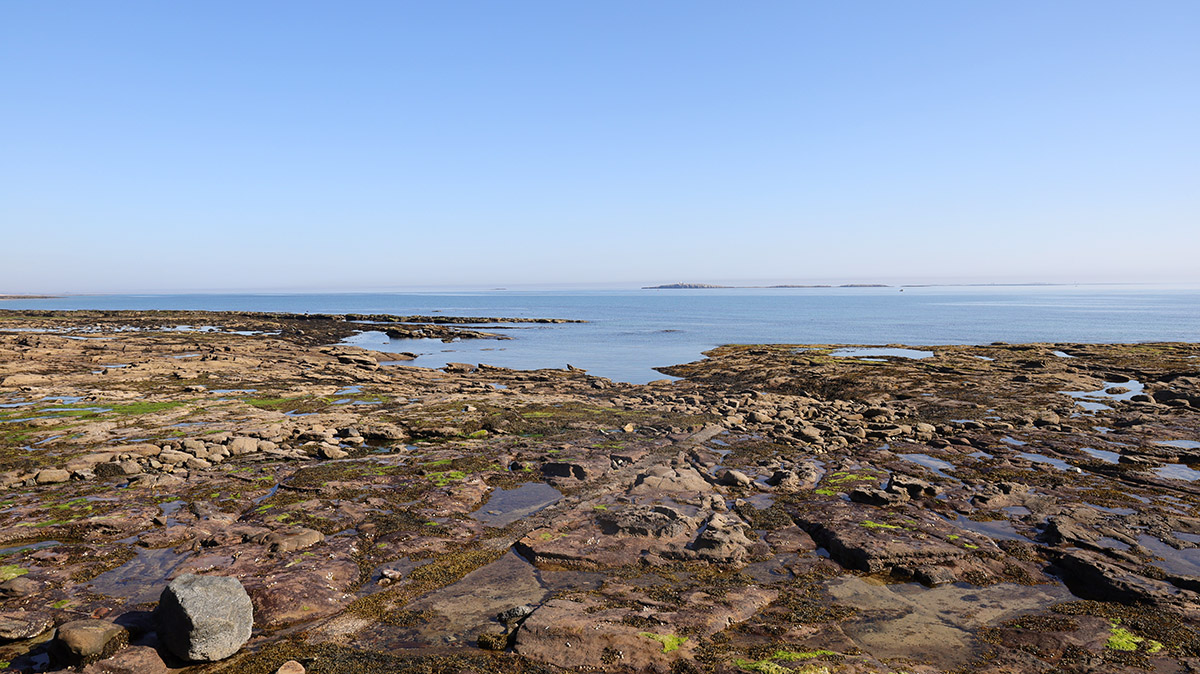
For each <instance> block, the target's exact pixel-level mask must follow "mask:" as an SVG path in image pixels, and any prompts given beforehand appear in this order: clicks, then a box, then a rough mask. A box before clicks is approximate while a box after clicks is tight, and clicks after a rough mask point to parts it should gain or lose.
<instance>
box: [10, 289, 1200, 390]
mask: <svg viewBox="0 0 1200 674" xmlns="http://www.w3.org/2000/svg"><path fill="white" fill-rule="evenodd" d="M0 309H140V310H145V309H192V310H214V311H220V310H246V311H287V312H299V313H304V312H310V313H388V314H434V313H441V314H445V315H448V316H508V317H546V318H570V319H582V320H586V321H588V322H587V323H583V324H564V325H536V324H534V325H519V324H518V325H514V326H509V327H507V328H501V329H497V328H498V326H494V325H487V326H480V327H481V329H483V330H486V331H491V332H503V333H504V334H507V335H510V336H511V337H512V338H513V339H511V340H504V341H496V340H465V341H459V342H453V343H449V344H446V343H443V342H440V341H436V340H389V339H388V338H387V337H386V336H385V335H383V334H382V333H380V332H373V331H371V330H370V327H371V326H369V325H364V326H363V328H364V332H363V333H362V334H360V335H357V336H356V337H354V338H352V340H351V341H352V342H353V343H356V344H359V345H361V346H364V347H367V348H371V349H376V350H380V351H393V352H400V351H411V352H413V353H417V354H420V358H418V359H417V360H416V361H413V363H412V364H415V365H420V366H428V367H440V366H442V365H444V364H445V363H447V362H467V363H487V364H490V365H499V366H504V367H513V368H522V369H534V368H543V367H556V368H561V367H565V366H566V365H567V364H568V363H569V364H571V365H573V366H575V367H580V368H583V369H586V370H588V371H589V372H590V373H592V374H595V375H599V376H603V377H610V378H612V379H615V380H619V381H627V382H636V383H641V382H646V381H650V380H652V379H661V378H663V375H661V374H659V373H658V372H655V371H654V370H653V369H652V368H654V367H658V366H666V365H673V364H677V363H686V362H690V361H694V360H697V359H699V358H701V357H703V356H702V354H703V352H704V351H706V350H708V349H711V348H713V347H716V346H719V345H721V344H755V343H757V344H765V343H775V344H811V343H819V344H870V345H883V344H909V345H921V346H936V345H939V344H987V343H989V342H995V341H1003V342H1014V343H1015V342H1147V341H1187V342H1196V341H1200V286H1115V285H1114V286H1096V285H1088V286H957V287H956V286H934V287H905V288H903V289H901V288H899V287H891V288H795V289H784V288H779V289H756V288H754V289H752V288H746V289H706V290H611V291H536V292H535V291H481V292H427V293H360V294H353V293H345V294H236V295H234V294H230V295H217V294H213V295H78V296H69V297H62V298H54V299H45V300H10V301H3V302H0Z"/></svg>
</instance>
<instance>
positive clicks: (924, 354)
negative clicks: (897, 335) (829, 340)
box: [829, 347, 933, 360]
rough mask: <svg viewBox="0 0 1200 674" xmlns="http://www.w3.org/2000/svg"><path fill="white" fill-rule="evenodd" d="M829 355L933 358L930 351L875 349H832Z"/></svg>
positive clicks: (840, 356)
mask: <svg viewBox="0 0 1200 674" xmlns="http://www.w3.org/2000/svg"><path fill="white" fill-rule="evenodd" d="M829 355H831V356H833V357H834V358H861V357H864V356H878V357H885V358H886V357H889V356H890V357H892V358H912V359H914V360H920V359H922V358H930V357H932V356H933V352H932V351H918V350H917V349H889V348H882V347H881V348H876V347H863V348H846V349H834V350H833V351H830V352H829Z"/></svg>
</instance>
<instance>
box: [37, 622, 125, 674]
mask: <svg viewBox="0 0 1200 674" xmlns="http://www.w3.org/2000/svg"><path fill="white" fill-rule="evenodd" d="M128 642H129V632H128V631H127V630H126V629H125V628H124V627H121V626H120V625H117V624H115V623H111V622H109V621H107V620H72V621H71V622H68V623H65V624H62V625H59V626H58V633H57V634H56V636H55V647H56V649H57V652H58V654H59V655H60V657H62V659H63V660H64V661H65V662H66V663H67V664H69V665H72V666H82V665H87V664H91V663H93V662H95V661H97V660H103V659H104V658H107V657H108V656H110V655H112V654H113V653H116V652H117V651H118V650H119V649H121V648H122V647H124V646H125V644H127V643H128Z"/></svg>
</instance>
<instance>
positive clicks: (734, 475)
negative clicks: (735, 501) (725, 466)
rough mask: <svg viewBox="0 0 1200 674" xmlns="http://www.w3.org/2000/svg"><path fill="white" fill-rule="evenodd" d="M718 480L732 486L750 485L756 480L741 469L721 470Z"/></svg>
mask: <svg viewBox="0 0 1200 674" xmlns="http://www.w3.org/2000/svg"><path fill="white" fill-rule="evenodd" d="M717 482H718V483H719V484H723V485H726V486H730V487H749V486H750V485H752V484H754V480H751V479H750V476H749V475H746V474H745V473H743V472H742V471H740V470H722V471H720V473H719V475H718V477H717Z"/></svg>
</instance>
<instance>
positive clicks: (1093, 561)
mask: <svg viewBox="0 0 1200 674" xmlns="http://www.w3.org/2000/svg"><path fill="white" fill-rule="evenodd" d="M1059 565H1060V566H1061V567H1062V569H1063V580H1064V581H1065V582H1066V583H1067V586H1068V587H1070V588H1071V591H1072V592H1074V593H1076V594H1078V595H1080V596H1083V597H1088V598H1094V599H1099V600H1103V601H1120V602H1125V603H1142V604H1149V605H1151V606H1156V607H1159V608H1166V607H1172V608H1175V609H1178V610H1191V609H1192V608H1194V607H1195V606H1196V603H1197V601H1200V594H1197V593H1196V592H1193V591H1190V590H1185V589H1181V588H1179V587H1176V586H1175V585H1173V584H1171V583H1170V582H1167V581H1165V580H1156V579H1153V578H1147V577H1145V576H1142V575H1139V574H1136V573H1134V572H1132V571H1129V570H1128V569H1125V568H1123V567H1121V566H1120V565H1118V564H1115V563H1113V562H1112V561H1110V560H1108V559H1106V558H1104V557H1103V556H1102V555H1100V554H1099V553H1094V552H1088V551H1086V550H1071V551H1069V552H1067V553H1065V554H1063V555H1062V557H1061V558H1060V559H1059Z"/></svg>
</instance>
